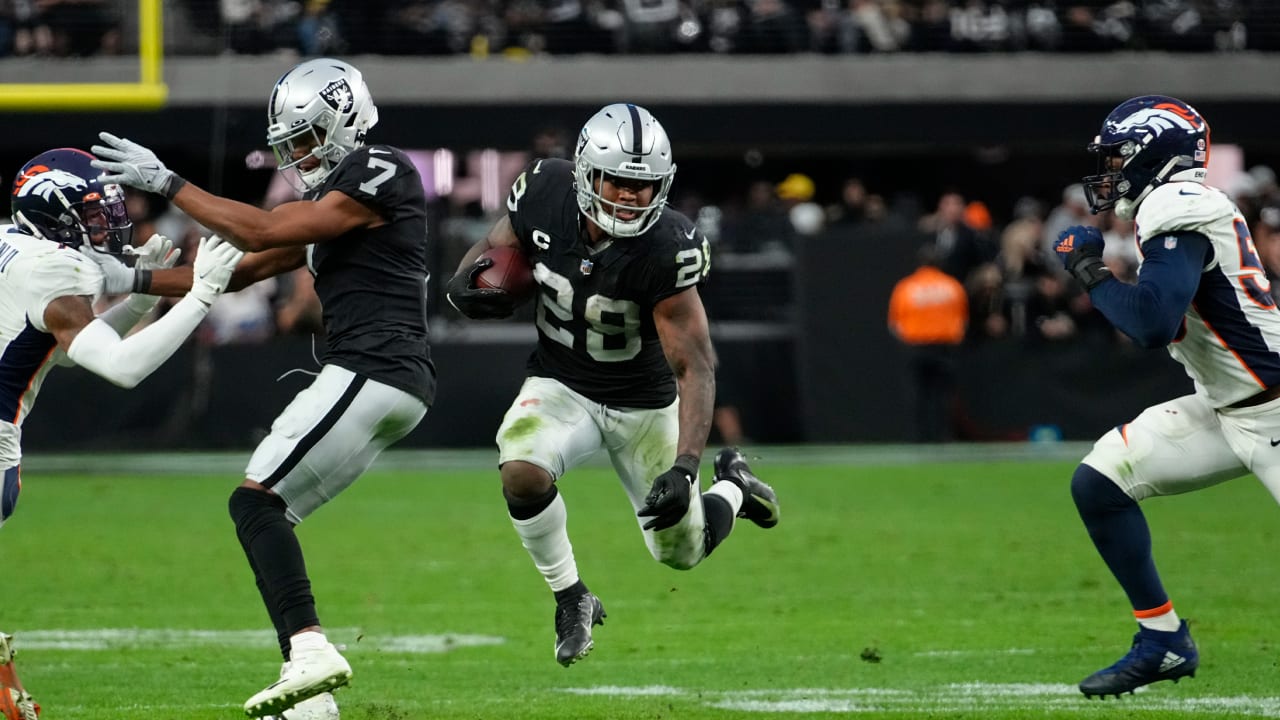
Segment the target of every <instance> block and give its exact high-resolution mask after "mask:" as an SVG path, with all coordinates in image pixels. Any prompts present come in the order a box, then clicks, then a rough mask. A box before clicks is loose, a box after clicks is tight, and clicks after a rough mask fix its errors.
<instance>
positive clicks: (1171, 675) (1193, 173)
mask: <svg viewBox="0 0 1280 720" xmlns="http://www.w3.org/2000/svg"><path fill="white" fill-rule="evenodd" d="M1089 151H1090V152H1091V153H1093V154H1094V155H1095V156H1097V159H1098V174H1096V175H1092V176H1090V177H1087V178H1085V179H1084V185H1085V191H1086V192H1087V194H1088V197H1089V203H1090V205H1091V207H1092V209H1093V211H1094V212H1095V213H1097V212H1101V211H1103V210H1108V209H1111V208H1114V209H1115V212H1116V214H1117V215H1119V216H1120V217H1121V218H1126V219H1135V220H1136V222H1137V234H1138V236H1137V241H1138V245H1139V247H1140V248H1141V255H1142V266H1141V272H1140V273H1139V275H1138V281H1137V284H1134V285H1130V284H1126V283H1123V282H1120V281H1118V280H1116V279H1115V278H1113V277H1112V276H1111V273H1110V272H1108V270H1107V268H1106V266H1105V265H1104V264H1103V262H1102V250H1103V240H1102V234H1101V233H1100V232H1099V231H1098V230H1097V229H1096V228H1092V227H1082V226H1077V227H1072V228H1068V229H1067V230H1065V231H1064V232H1063V233H1062V234H1061V235H1060V236H1059V238H1058V246H1057V252H1058V254H1059V255H1060V256H1061V258H1062V260H1063V262H1064V264H1065V265H1066V267H1067V269H1068V270H1069V271H1070V272H1071V274H1072V275H1074V276H1075V277H1076V279H1077V280H1079V281H1080V283H1081V284H1082V285H1084V287H1085V288H1086V289H1087V290H1088V291H1089V297H1090V298H1091V299H1092V300H1093V304H1094V305H1095V306H1096V307H1097V308H1098V309H1099V310H1101V311H1102V313H1103V315H1105V316H1106V317H1107V319H1108V320H1110V321H1111V323H1112V324H1113V325H1115V326H1116V327H1117V328H1118V329H1120V330H1121V331H1123V332H1124V333H1125V334H1126V335H1128V336H1129V337H1131V338H1133V340H1134V341H1135V342H1137V343H1138V344H1139V345H1141V346H1143V347H1148V348H1155V347H1160V346H1162V345H1167V346H1168V348H1169V353H1170V354H1171V355H1173V357H1174V359H1175V360H1177V361H1178V362H1180V363H1182V365H1183V366H1184V367H1185V368H1186V371H1187V374H1188V375H1190V376H1191V379H1192V380H1193V381H1194V383H1195V392H1194V393H1193V394H1191V395H1186V396H1184V397H1180V398H1177V399H1174V400H1170V401H1168V402H1165V403H1162V404H1159V405H1156V406H1154V407H1151V408H1148V409H1147V410H1145V411H1144V412H1142V413H1141V414H1140V415H1139V416H1138V417H1137V418H1135V419H1133V420H1132V421H1130V422H1128V423H1124V424H1122V425H1120V426H1118V427H1116V428H1115V429H1113V430H1111V431H1110V432H1108V433H1107V434H1106V435H1103V436H1102V438H1101V439H1100V440H1098V442H1097V443H1096V444H1095V445H1094V446H1093V450H1092V452H1090V453H1089V454H1088V455H1087V456H1086V457H1085V458H1084V460H1083V461H1082V462H1081V464H1080V465H1079V466H1078V467H1077V468H1076V471H1075V475H1074V476H1073V477H1072V479H1071V493H1072V496H1073V497H1074V499H1075V504H1076V507H1077V509H1078V510H1079V512H1080V517H1081V519H1082V520H1084V524H1085V527H1086V528H1087V529H1088V531H1089V536H1090V537H1091V538H1092V539H1093V543H1094V545H1095V546H1096V547H1097V549H1098V552H1099V554H1101V555H1102V559H1103V560H1104V561H1105V562H1106V564H1107V567H1108V568H1110V570H1111V572H1112V574H1114V575H1115V577H1116V580H1118V581H1119V582H1120V586H1121V587H1122V588H1123V589H1124V591H1125V594H1127V595H1128V597H1129V602H1130V604H1131V605H1132V607H1133V614H1134V616H1135V617H1136V619H1137V621H1138V632H1137V634H1136V635H1135V636H1134V640H1133V644H1132V646H1131V648H1130V650H1129V652H1128V653H1127V654H1126V655H1125V656H1124V657H1122V658H1120V660H1118V661H1117V662H1116V663H1115V664H1113V665H1111V666H1110V667H1107V668H1104V669H1102V670H1099V671H1098V672H1095V673H1094V674H1092V675H1090V676H1089V677H1087V678H1085V679H1084V680H1083V681H1081V683H1080V690H1081V692H1083V693H1084V694H1085V695H1086V696H1090V697H1092V696H1095V695H1098V696H1103V697H1105V696H1107V695H1116V696H1119V694H1120V693H1126V692H1133V691H1134V690H1135V689H1137V688H1139V687H1142V686H1143V685H1147V684H1149V683H1153V682H1156V681H1159V680H1174V681H1176V680H1178V679H1179V678H1182V677H1184V676H1191V675H1194V674H1195V671H1196V668H1197V666H1198V665H1199V661H1200V659H1199V653H1198V652H1197V651H1196V646H1195V643H1194V642H1192V640H1191V634H1190V632H1189V631H1188V629H1187V623H1186V621H1185V620H1180V619H1179V618H1178V614H1177V612H1175V610H1174V608H1173V603H1172V602H1171V601H1170V599H1169V596H1168V595H1167V594H1166V593H1165V589H1164V587H1163V585H1162V584H1161V581H1160V576H1159V574H1158V573H1157V572H1156V567H1155V562H1154V561H1153V559H1152V553H1151V533H1150V531H1149V530H1148V528H1147V521H1146V518H1145V517H1144V516H1143V513H1142V510H1140V509H1139V507H1138V502H1139V501H1141V500H1144V499H1146V498H1149V497H1152V496H1155V495H1173V494H1177V493H1184V492H1190V491H1192V490H1200V489H1202V488H1206V487H1209V486H1211V485H1216V484H1217V483H1220V482H1223V481H1225V480H1230V479H1232V478H1235V477H1240V476H1241V475H1245V474H1247V473H1249V472H1253V473H1254V474H1256V475H1257V476H1258V478H1259V479H1260V480H1261V481H1262V483H1263V485H1265V486H1266V488H1267V489H1268V490H1269V491H1270V492H1271V494H1272V495H1273V496H1275V497H1276V498H1277V499H1280V451H1277V449H1276V448H1275V445H1276V440H1275V438H1280V313H1278V312H1276V303H1275V300H1273V299H1272V297H1271V293H1270V292H1269V285H1268V282H1267V277H1266V274H1265V271H1264V269H1263V266H1262V263H1261V262H1260V261H1259V259H1258V254H1257V251H1256V249H1255V248H1254V246H1253V241H1252V239H1251V237H1250V234H1249V228H1248V226H1247V225H1246V224H1245V221H1244V218H1243V217H1241V215H1240V211H1239V210H1238V209H1237V208H1236V207H1235V205H1234V204H1232V202H1231V200H1230V199H1229V198H1228V197H1227V196H1226V195H1225V194H1224V193H1223V192H1222V191H1220V190H1218V189H1216V188H1213V187H1209V186H1207V185H1205V184H1204V183H1205V176H1206V169H1205V166H1206V164H1207V162H1208V158H1209V126H1208V124H1207V123H1206V122H1205V120H1204V118H1203V117H1202V116H1201V115H1200V113H1198V112H1196V110H1195V109H1194V108H1192V107H1191V106H1190V105H1188V104H1186V103H1184V102H1182V101H1181V100H1177V99H1175V98H1171V97H1163V96H1158V95H1147V96H1143V97H1136V98H1133V99H1130V100H1127V101H1125V102H1124V103H1121V104H1120V105H1119V106H1118V107H1117V108H1116V109H1115V110H1113V111H1112V112H1111V114H1110V115H1108V116H1107V118H1106V121H1105V122H1104V123H1103V124H1102V131H1101V133H1099V135H1098V136H1097V138H1095V139H1094V141H1093V143H1092V144H1090V145H1089Z"/></svg>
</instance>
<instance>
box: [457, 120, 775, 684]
mask: <svg viewBox="0 0 1280 720" xmlns="http://www.w3.org/2000/svg"><path fill="white" fill-rule="evenodd" d="M675 171H676V166H675V163H674V162H673V160H672V156H671V142H670V140H669V139H668V138H667V134H666V131H665V130H663V129H662V126H661V125H660V124H659V123H658V121H657V120H656V119H654V117H653V115H651V114H650V113H649V112H648V111H647V110H645V109H644V108H641V107H639V106H636V105H630V104H621V103H619V104H615V105H609V106H606V107H605V108H604V109H602V110H600V111H599V112H597V113H596V114H595V115H594V116H592V118H591V119H590V120H588V121H587V124H586V125H585V126H584V127H583V128H582V133H581V135H580V136H579V138H578V145H577V151H576V152H575V154H574V160H573V162H569V161H566V160H557V159H544V160H535V161H534V162H532V163H530V164H529V165H528V167H526V168H525V170H524V172H523V173H521V174H520V176H519V177H517V178H516V180H515V183H514V185H513V186H512V188H511V195H510V197H509V198H508V199H507V210H508V213H507V215H506V216H505V217H503V218H501V219H500V220H498V222H497V223H496V224H495V225H494V227H493V229H492V230H491V231H490V232H489V235H488V237H487V238H485V239H484V240H481V241H480V242H479V243H477V244H476V245H475V246H474V247H473V248H471V250H470V251H468V252H467V254H466V256H465V257H464V258H463V259H462V263H461V265H460V266H459V269H458V273H457V274H456V275H455V276H454V277H453V279H452V280H450V282H449V286H448V297H449V300H450V302H451V303H452V304H453V305H454V306H455V307H456V308H457V309H458V310H459V311H460V312H462V313H463V314H464V315H466V316H468V317H472V318H498V317H506V316H508V315H510V314H511V313H512V311H513V309H514V302H515V301H514V299H513V298H512V297H511V296H510V295H508V294H507V293H506V292H504V291H503V290H500V289H494V288H483V289H482V288H477V287H475V285H474V282H473V278H474V277H475V276H476V275H478V274H479V273H480V272H481V271H482V270H483V269H484V268H485V267H487V264H488V263H489V262H491V261H490V260H488V259H481V258H480V256H481V255H482V254H483V253H484V252H485V251H487V250H488V249H490V248H493V247H516V248H519V249H520V250H521V251H522V252H523V253H524V254H525V255H526V256H527V257H528V258H529V261H530V263H531V264H532V265H533V267H534V279H535V281H536V282H537V285H538V292H537V295H538V301H537V323H536V324H537V328H538V343H537V346H536V348H535V349H534V351H533V354H532V355H531V357H530V358H529V362H528V377H527V378H526V379H525V382H524V385H523V386H522V387H521V389H520V392H519V394H518V395H517V396H516V398H515V400H514V401H513V402H512V403H511V407H510V409H509V410H508V411H507V414H506V417H505V418H504V419H503V421H502V425H501V427H500V428H499V429H498V437H497V441H498V451H499V459H498V462H499V465H500V468H501V474H502V490H503V495H504V497H505V498H506V501H507V509H508V512H509V513H510V515H511V522H512V524H513V525H514V526H515V530H516V534H517V535H519V537H520V540H521V542H522V543H523V544H524V547H525V549H526V550H528V551H529V555H530V557H531V558H532V559H533V564H534V565H535V566H536V567H537V568H538V571H539V572H541V573H542V575H543V577H544V578H545V579H546V581H547V584H548V585H550V586H551V590H552V591H553V593H554V594H555V599H556V611H555V630H556V644H555V656H556V660H557V661H558V662H559V663H560V664H562V665H565V666H568V665H571V664H573V663H574V662H575V661H577V660H580V659H581V658H583V657H584V656H585V655H586V654H587V653H588V652H590V651H591V648H592V638H591V634H592V626H593V625H599V624H602V623H603V620H604V617H605V612H604V607H603V606H602V605H601V603H600V599H599V598H597V597H596V596H595V595H594V594H593V593H591V592H590V591H589V590H588V589H587V586H586V584H585V583H584V582H583V581H582V578H581V577H580V576H579V574H578V567H577V564H576V563H575V562H574V557H573V547H572V546H571V544H570V543H569V535H568V532H567V529H566V517H567V516H566V510H565V502H564V500H563V498H562V497H561V496H560V493H559V491H558V490H557V486H556V482H557V481H558V480H559V479H560V477H561V476H563V475H564V474H565V473H566V472H567V471H569V470H570V469H572V468H573V467H575V466H577V465H578V464H580V463H581V462H583V461H584V460H586V459H587V458H588V457H590V456H591V455H592V454H593V453H595V452H596V451H597V450H601V449H603V450H605V451H607V452H608V453H609V457H610V459H611V460H612V462H613V467H614V469H615V470H616V471H617V473H618V476H619V479H620V480H621V481H622V485H623V489H624V490H625V491H626V493H627V496H628V497H629V498H630V500H631V504H632V506H633V507H634V508H635V510H636V514H637V516H638V517H639V525H640V529H641V531H642V533H643V535H644V540H645V543H646V545H648V547H649V552H650V553H651V554H652V555H653V557H654V558H655V559H656V560H658V561H660V562H662V563H665V564H666V565H669V566H671V567H673V568H677V569H680V570H686V569H689V568H692V567H694V566H695V565H697V564H698V563H699V562H701V561H702V560H703V558H705V557H707V555H709V554H710V553H711V551H712V550H713V549H714V548H715V547H716V546H717V545H718V544H719V543H721V542H722V541H723V540H724V539H725V538H726V537H727V536H728V535H729V531H730V530H732V529H733V524H734V518H735V517H745V518H748V519H750V520H752V521H753V522H755V523H756V524H757V525H760V526H761V527H773V526H774V525H776V524H777V522H778V515H779V507H778V500H777V497H776V496H775V494H774V492H773V490H772V489H771V488H770V487H769V486H768V485H765V484H764V483H763V482H761V481H760V480H758V479H756V477H755V476H754V475H752V474H751V470H750V469H749V468H748V467H747V463H746V461H745V460H744V459H743V456H742V454H741V453H739V452H738V451H737V450H735V449H732V448H726V449H724V450H721V451H720V453H719V454H718V455H717V456H716V459H715V478H714V481H713V483H712V485H711V487H710V489H708V490H707V492H706V493H705V494H704V493H702V492H701V490H700V484H699V482H698V466H699V464H700V459H701V457H702V451H703V449H704V448H705V446H706V442H707V433H708V431H709V429H710V426H711V414H712V407H713V401H714V397H715V379H714V372H713V368H714V364H715V358H714V353H713V350H712V346H711V337H710V334H709V332H708V328H707V317H706V313H705V311H704V310H703V306H702V300H701V298H700V297H699V295H698V286H699V285H701V284H702V282H703V279H704V278H705V277H706V275H707V272H708V270H709V269H710V265H711V263H710V255H709V251H708V247H707V241H706V240H705V239H704V238H703V237H702V236H701V234H700V233H699V232H698V231H697V230H696V229H695V227H694V226H693V223H691V222H690V221H689V219H688V218H686V217H684V216H683V215H681V214H680V213H678V212H675V211H674V210H671V209H669V208H667V207H666V204H667V193H668V192H669V191H670V189H671V182H672V180H673V179H674V177H675Z"/></svg>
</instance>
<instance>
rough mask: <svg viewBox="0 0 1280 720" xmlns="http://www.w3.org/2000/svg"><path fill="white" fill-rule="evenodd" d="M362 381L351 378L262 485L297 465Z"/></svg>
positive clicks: (273, 483) (269, 485) (329, 427)
mask: <svg viewBox="0 0 1280 720" xmlns="http://www.w3.org/2000/svg"><path fill="white" fill-rule="evenodd" d="M364 383H365V378H364V377H363V376H361V375H356V376H355V377H354V378H352V379H351V384H350V385H348V386H347V389H346V390H344V391H342V397H340V398H338V402H336V403H334V404H333V407H331V408H329V412H327V413H325V414H324V417H323V418H321V419H320V422H319V423H316V426H315V427H313V428H311V430H310V431H309V432H308V433H307V434H306V435H303V436H302V438H301V439H300V440H298V444H297V445H295V446H293V451H292V452H290V453H289V456H288V457H286V458H285V459H284V462H282V463H280V466H279V467H277V468H276V469H275V471H274V472H272V473H271V475H270V476H268V477H267V478H266V479H265V480H263V481H262V486H263V487H271V486H272V485H275V484H276V483H278V482H280V481H281V480H282V479H284V476H285V475H288V474H289V473H290V471H292V470H293V469H294V468H295V467H297V465H298V463H299V462H300V461H301V460H302V458H304V457H306V454H307V453H309V452H311V448H313V447H315V446H316V443H318V442H320V438H322V437H324V436H325V435H326V434H327V433H328V432H329V430H331V429H333V426H334V425H336V424H337V422H338V418H340V417H342V414H343V413H345V412H346V411H347V408H349V407H351V403H352V402H353V401H354V400H355V399H356V395H358V394H359V393H360V388H362V387H364Z"/></svg>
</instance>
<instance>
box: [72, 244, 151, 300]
mask: <svg viewBox="0 0 1280 720" xmlns="http://www.w3.org/2000/svg"><path fill="white" fill-rule="evenodd" d="M80 254H81V255H83V256H84V257H86V258H88V259H89V261H90V262H92V263H93V264H95V265H97V266H98V270H100V271H101V272H102V292H103V294H105V295H123V294H124V293H131V292H142V290H141V289H139V287H138V280H139V275H138V272H137V271H135V270H134V269H133V268H131V267H129V266H128V265H125V264H124V260H123V259H122V258H120V257H119V256H117V255H112V254H110V253H105V252H102V251H100V250H96V249H94V248H93V247H91V246H90V245H89V244H88V243H85V244H83V245H81V246H80ZM150 279H151V278H150V274H148V276H147V280H148V283H147V284H148V285H149V284H150Z"/></svg>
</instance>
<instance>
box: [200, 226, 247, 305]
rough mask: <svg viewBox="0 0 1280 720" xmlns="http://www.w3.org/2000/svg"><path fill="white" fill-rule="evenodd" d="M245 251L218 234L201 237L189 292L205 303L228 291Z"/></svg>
mask: <svg viewBox="0 0 1280 720" xmlns="http://www.w3.org/2000/svg"><path fill="white" fill-rule="evenodd" d="M242 257H244V253H243V252H241V251H240V250H238V249H236V246H234V245H232V244H231V243H229V242H227V241H226V240H223V239H222V238H220V237H218V236H217V235H213V236H211V237H207V238H200V249H199V250H198V251H197V252H196V261H195V262H194V263H193V264H192V266H191V292H189V293H187V294H188V295H191V296H192V297H194V298H195V299H197V300H199V301H200V302H202V303H204V304H205V305H213V301H214V300H217V299H218V296H219V295H221V294H222V293H223V292H225V291H226V289H227V286H228V285H229V284H231V273H232V272H233V271H235V269H236V264H237V263H239V262H240V258H242Z"/></svg>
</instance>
